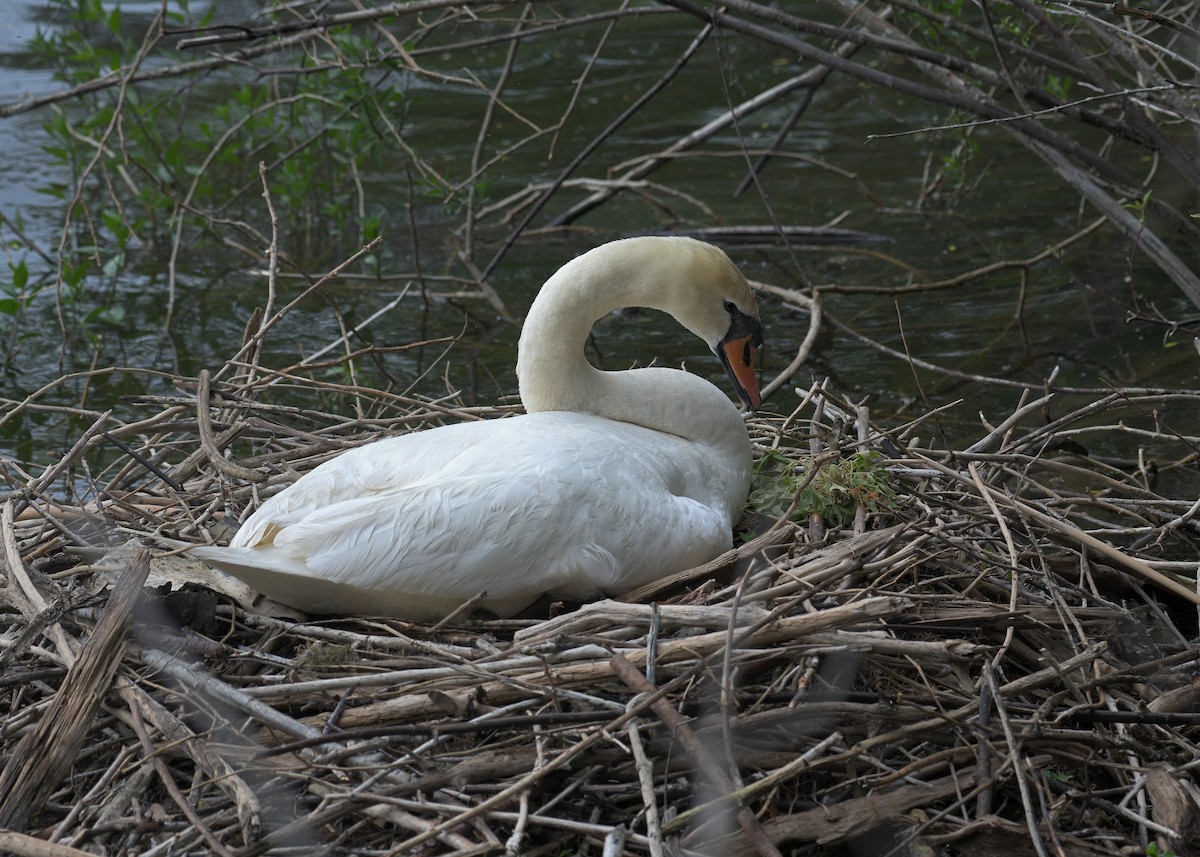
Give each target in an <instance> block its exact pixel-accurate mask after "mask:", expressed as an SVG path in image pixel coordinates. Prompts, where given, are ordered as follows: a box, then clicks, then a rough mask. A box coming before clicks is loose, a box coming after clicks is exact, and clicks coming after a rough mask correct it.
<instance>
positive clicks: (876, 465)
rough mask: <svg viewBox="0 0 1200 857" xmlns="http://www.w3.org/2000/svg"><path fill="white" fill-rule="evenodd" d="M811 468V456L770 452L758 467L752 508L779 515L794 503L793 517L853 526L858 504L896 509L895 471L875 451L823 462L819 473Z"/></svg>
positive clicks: (870, 509) (885, 510)
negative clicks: (889, 468) (889, 470)
mask: <svg viewBox="0 0 1200 857" xmlns="http://www.w3.org/2000/svg"><path fill="white" fill-rule="evenodd" d="M812 468H813V460H812V459H811V458H803V459H799V460H796V459H792V458H789V457H787V456H786V455H784V454H783V453H781V452H778V451H776V450H770V451H768V452H767V453H766V454H765V455H763V457H762V458H761V459H759V461H758V464H757V465H756V466H755V477H754V487H753V489H752V490H751V492H750V501H749V503H750V508H751V509H753V510H754V511H756V512H758V513H760V514H762V515H766V516H767V517H770V518H781V517H783V516H784V515H786V514H787V513H788V510H789V509H791V508H792V504H793V503H795V508H794V509H793V511H792V518H793V520H798V521H803V520H807V519H808V518H809V517H810V516H811V515H820V516H821V518H822V519H823V520H824V521H825V523H826V524H828V525H829V526H831V527H844V526H847V525H849V524H852V523H853V522H854V513H855V509H856V508H857V507H858V506H863V507H864V508H865V509H866V510H867V511H868V512H869V513H871V514H874V515H880V514H886V513H888V512H889V511H892V510H893V509H895V508H896V505H897V497H896V492H895V489H893V488H892V485H891V475H890V474H889V473H888V471H887V468H886V467H885V466H884V464H883V456H881V455H880V454H879V453H877V452H858V453H855V454H854V455H852V456H850V457H849V458H845V459H842V460H841V461H834V462H830V463H828V464H819V465H817V468H816V472H815V473H812V472H811V471H812ZM810 476H811V478H810Z"/></svg>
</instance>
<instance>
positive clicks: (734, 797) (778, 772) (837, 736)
mask: <svg viewBox="0 0 1200 857" xmlns="http://www.w3.org/2000/svg"><path fill="white" fill-rule="evenodd" d="M841 740H842V733H841V732H832V733H830V734H829V735H826V736H825V737H824V738H822V739H821V740H820V741H818V742H817V743H816V744H815V745H814V746H813V747H810V748H809V749H808V750H805V751H804V752H803V753H802V754H801V755H799V756H797V757H796V758H795V759H793V760H792V761H790V762H788V763H787V764H786V765H784V766H783V767H782V768H776V769H775V770H774V771H772V772H771V773H769V774H767V775H766V776H765V777H763V778H762V779H759V780H755V781H754V782H752V783H750V785H748V786H744V787H743V788H740V789H738V790H737V791H731V792H729V793H728V794H724V795H721V796H720V797H718V798H716V799H714V800H711V801H709V802H708V803H705V804H701V805H700V806H694V807H692V808H691V809H689V810H687V811H686V812H681V813H679V815H677V816H675V817H674V818H672V819H671V820H670V821H668V822H667V823H666V824H664V825H663V831H664V832H666V833H670V832H672V831H675V830H680V829H681V828H683V827H686V826H687V825H689V824H691V823H692V822H693V821H697V820H698V819H699V818H700V817H702V816H704V815H707V814H709V813H712V812H714V811H716V810H717V809H719V808H720V807H721V806H722V805H723V804H727V803H730V802H733V803H736V804H743V805H744V804H745V803H746V802H747V801H748V800H750V799H751V798H753V797H754V796H755V795H757V794H760V793H761V792H765V791H768V790H770V789H773V788H775V787H776V786H778V785H782V784H783V783H786V782H787V781H788V780H791V779H794V778H795V777H797V776H799V775H800V774H802V773H804V771H806V770H808V769H809V768H811V767H812V766H813V759H815V758H817V757H818V756H820V755H821V754H822V753H824V752H825V751H826V750H827V749H829V747H830V746H832V745H833V744H836V743H838V742H839V741H841Z"/></svg>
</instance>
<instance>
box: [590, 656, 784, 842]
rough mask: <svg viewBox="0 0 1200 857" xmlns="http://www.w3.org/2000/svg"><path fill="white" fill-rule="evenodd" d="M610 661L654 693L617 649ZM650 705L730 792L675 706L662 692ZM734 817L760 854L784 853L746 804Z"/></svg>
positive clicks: (626, 678)
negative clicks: (768, 836) (768, 835)
mask: <svg viewBox="0 0 1200 857" xmlns="http://www.w3.org/2000/svg"><path fill="white" fill-rule="evenodd" d="M610 663H611V664H612V669H613V672H614V673H616V675H617V678H619V679H621V681H623V682H625V684H626V686H627V687H628V688H629V689H630V690H632V691H633V692H634V693H645V694H654V692H655V691H656V690H657V688H655V687H654V685H652V684H650V682H648V681H646V678H645V676H643V675H642V674H641V672H640V671H639V670H638V668H637V667H635V666H634V665H633V664H632V663H631V662H630V661H629V660H628V659H627V658H626V657H625V656H624V655H622V654H621V653H619V652H618V653H617V654H615V655H613V658H612V661H610ZM650 707H651V709H653V711H654V713H655V714H657V715H658V717H659V719H660V720H662V722H663V723H664V724H665V725H666V726H667V728H668V729H670V730H671V734H672V735H674V736H675V738H676V739H678V740H679V743H680V744H682V745H683V747H684V749H686V750H687V752H688V753H689V755H691V757H692V761H693V762H695V764H696V767H697V768H698V769H699V770H700V772H701V773H702V774H703V775H704V776H705V777H707V778H708V779H709V780H710V781H711V782H713V783H716V784H717V785H718V786H720V788H721V790H722V791H723V792H725V793H729V792H732V791H733V790H734V787H733V782H732V781H731V780H730V779H729V775H728V774H726V773H725V771H724V769H723V768H722V767H721V763H720V762H719V761H718V760H717V758H716V757H715V756H714V755H713V754H712V753H711V752H710V751H709V749H708V748H707V747H705V746H704V744H703V743H702V742H701V741H700V739H699V738H697V737H696V733H694V732H693V731H692V729H691V727H690V726H688V725H687V723H686V722H684V720H683V718H682V717H680V716H679V712H678V711H676V710H675V707H674V706H673V705H671V703H670V702H669V701H668V700H667V699H666V698H665V697H663V696H658V697H657V698H656V699H655V700H654V702H653V703H651V705H650ZM736 818H737V821H738V824H740V825H741V826H742V830H744V831H745V832H746V835H747V836H749V837H750V839H751V841H752V842H753V843H754V847H755V848H756V849H758V853H759V854H762V855H763V857H783V855H782V854H781V853H780V851H779V849H778V848H776V847H775V844H774V843H773V842H771V840H770V839H768V838H767V835H766V833H764V832H763V829H762V825H760V824H759V823H758V819H757V818H755V816H754V813H752V812H751V811H750V810H749V808H748V807H746V806H744V805H740V804H739V806H738V810H737V813H736Z"/></svg>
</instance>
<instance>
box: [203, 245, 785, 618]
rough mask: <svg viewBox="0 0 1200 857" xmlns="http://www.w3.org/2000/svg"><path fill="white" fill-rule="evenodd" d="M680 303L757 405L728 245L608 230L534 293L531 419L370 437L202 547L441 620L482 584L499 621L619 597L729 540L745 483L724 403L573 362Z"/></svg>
mask: <svg viewBox="0 0 1200 857" xmlns="http://www.w3.org/2000/svg"><path fill="white" fill-rule="evenodd" d="M629 306H638V307H651V308H656V309H661V310H664V311H666V312H668V313H670V314H671V315H673V316H674V317H675V318H676V319H677V320H678V321H679V322H680V323H681V324H682V325H683V326H684V327H686V328H687V329H688V330H690V331H691V332H692V333H694V334H696V335H697V336H699V337H700V338H701V339H703V340H704V341H705V342H707V343H708V344H709V346H710V347H711V348H712V349H713V351H714V352H715V353H716V354H717V356H718V357H720V359H721V362H722V363H723V364H724V366H725V369H726V370H727V371H728V373H729V375H730V378H731V379H732V381H733V384H734V387H735V388H736V390H737V392H738V394H739V396H740V397H741V399H742V401H743V403H744V404H745V405H746V406H747V407H748V408H756V407H758V405H759V395H760V394H759V387H758V381H757V379H756V375H755V355H756V350H757V348H758V347H759V346H760V345H761V344H762V331H761V327H760V325H759V321H758V313H757V308H756V305H755V301H754V297H753V295H752V294H751V292H750V289H749V287H748V286H747V285H746V280H745V278H744V277H743V276H742V274H741V272H740V271H739V270H738V269H737V267H736V266H735V265H734V264H733V262H731V261H730V259H729V257H728V256H726V255H725V253H723V252H722V251H721V250H718V249H717V248H716V247H713V246H712V245H709V244H705V243H702V242H700V241H695V240H693V239H690V238H679V237H643V238H628V239H624V240H620V241H613V242H611V243H609V244H604V245H602V246H600V247H597V248H595V249H594V250H591V251H590V252H588V253H585V254H583V255H582V256H579V257H578V258H576V259H574V260H572V261H570V262H568V263H567V264H566V265H564V266H563V267H562V268H561V269H559V271H558V272H557V273H555V274H554V275H553V276H552V277H551V278H550V279H549V280H548V281H547V282H546V284H545V285H544V286H543V287H542V289H541V292H540V293H539V294H538V296H537V299H536V300H535V301H534V303H533V306H532V308H531V309H530V310H529V315H528V317H527V318H526V320H525V326H524V330H523V331H522V333H521V337H520V342H519V344H518V352H517V353H518V357H517V378H518V381H519V385H520V393H521V400H522V401H523V402H524V404H525V409H526V411H527V412H528V413H527V414H526V415H524V416H517V417H512V418H508V419H498V420H488V421H484V422H474V423H463V424H458V425H450V426H444V427H440V428H435V429H431V430H428V431H423V432H416V433H413V434H406V435H400V436H397V437H392V438H388V439H386V440H379V441H375V442H373V443H370V444H367V445H365V446H362V447H359V448H357V449H354V450H351V451H349V452H345V453H343V454H342V455H340V456H338V457H337V458H334V459H332V460H330V461H327V462H325V463H324V464H322V465H320V466H319V467H317V468H316V469H314V470H313V471H312V472H310V473H308V474H307V475H305V476H304V477H303V478H301V479H300V480H299V481H297V482H296V483H295V484H294V485H291V486H290V487H288V488H287V489H285V490H284V491H282V492H281V493H279V494H277V495H275V496H274V497H272V498H270V499H269V500H267V501H266V502H265V503H263V504H262V506H261V507H260V508H259V509H258V511H256V512H255V513H254V514H253V515H251V516H250V518H249V519H248V520H247V521H246V523H245V524H243V525H242V528H241V529H240V530H239V531H238V533H237V534H236V535H235V536H234V538H233V541H232V543H231V545H230V546H229V547H227V548H223V547H215V546H214V547H200V548H197V549H195V550H194V551H193V553H194V554H198V555H199V556H200V557H201V558H203V559H204V560H206V561H207V562H208V563H210V564H211V565H213V566H216V567H217V568H219V569H221V570H222V571H226V572H229V573H231V574H233V575H234V576H236V577H238V578H240V579H242V580H243V581H245V582H246V583H248V584H249V585H250V586H252V587H254V588H255V589H257V590H259V591H260V592H262V593H264V594H265V595H268V596H270V597H271V598H274V599H275V600H276V601H279V602H282V603H283V604H286V605H288V606H290V607H294V608H296V609H298V610H302V611H304V612H308V613H319V614H370V615H389V616H395V617H398V618H404V619H410V620H414V621H432V620H436V619H439V618H442V617H443V616H445V615H447V614H448V613H450V612H451V611H452V610H454V609H455V608H456V607H458V606H460V605H461V604H462V603H463V602H465V601H466V600H468V599H470V598H472V597H475V596H477V595H479V594H480V593H482V592H486V593H487V595H486V597H484V598H482V599H481V600H480V601H479V606H482V607H486V608H488V609H489V610H491V611H493V612H494V613H497V614H499V615H501V616H510V615H512V614H514V613H516V612H518V611H520V610H521V609H522V608H524V607H526V606H527V605H529V604H530V603H532V602H533V601H534V600H535V599H536V598H537V597H538V596H540V595H541V594H543V593H547V592H548V593H550V594H552V595H554V596H556V597H563V598H570V599H583V598H587V597H590V596H592V595H595V594H596V593H599V592H603V593H608V594H616V593H620V592H623V591H628V590H630V589H633V588H636V587H638V586H641V585H643V584H646V583H649V582H651V581H653V580H656V579H658V578H660V577H663V576H666V575H668V574H671V573H673V572H676V571H681V570H683V569H685V568H690V567H693V566H695V565H699V564H700V563H703V562H706V561H708V560H710V559H712V558H713V557H714V556H716V555H718V554H719V553H721V552H722V551H724V550H728V549H729V547H730V546H731V544H732V528H733V526H734V524H735V523H736V522H737V520H738V518H739V516H740V515H741V512H742V508H743V506H744V505H745V502H746V495H747V492H748V491H749V487H750V475H751V454H750V441H749V438H748V436H747V434H746V427H745V423H744V422H743V420H742V418H741V415H740V414H739V413H738V410H737V408H735V407H734V405H733V403H732V402H730V401H729V399H728V398H727V397H726V396H725V395H724V394H723V393H722V392H721V391H720V390H718V389H717V388H716V387H714V386H713V385H712V384H710V383H709V382H708V381H705V380H703V379H701V378H699V377H697V376H695V375H692V374H690V373H688V372H684V371H680V370H676V369H667V368H645V369H632V370H627V371H620V372H604V371H600V370H598V369H596V368H594V367H593V366H592V365H591V364H590V363H588V361H587V359H586V358H585V356H584V344H585V341H586V339H587V337H588V334H589V333H590V331H591V328H592V325H593V324H594V323H595V322H596V321H597V320H599V319H600V318H602V317H603V316H604V315H605V314H607V313H608V312H610V311H612V310H614V309H618V308H620V307H629Z"/></svg>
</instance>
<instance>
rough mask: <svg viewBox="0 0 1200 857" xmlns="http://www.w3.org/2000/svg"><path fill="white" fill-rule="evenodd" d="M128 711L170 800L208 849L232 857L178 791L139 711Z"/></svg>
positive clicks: (136, 708)
mask: <svg viewBox="0 0 1200 857" xmlns="http://www.w3.org/2000/svg"><path fill="white" fill-rule="evenodd" d="M130 711H131V712H132V714H133V718H132V722H131V725H132V726H133V731H134V732H135V733H136V734H137V737H138V741H140V742H141V745H142V753H143V754H144V755H145V757H146V759H147V760H149V762H150V763H151V764H152V765H153V766H154V772H155V773H157V774H158V779H159V781H160V782H162V784H163V786H164V787H165V788H166V790H167V794H169V795H170V796H171V800H173V801H175V805H176V806H178V807H179V808H180V809H181V810H183V814H184V815H185V816H187V820H188V821H189V822H190V823H191V825H192V827H194V828H196V830H197V831H198V832H199V833H200V837H201V838H202V839H203V840H204V841H205V842H207V843H208V847H209V848H211V849H212V850H213V851H214V852H215V853H217V854H219V855H221V857H233V852H232V851H230V850H229V849H228V848H226V847H225V843H223V842H222V841H221V840H219V839H217V837H216V836H214V835H213V832H212V831H211V830H209V828H208V825H207V824H205V823H204V819H203V818H201V817H200V815H199V814H198V813H197V812H196V809H195V807H193V806H192V805H191V804H190V803H188V799H187V798H186V797H184V794H183V792H181V791H180V790H179V786H178V784H176V782H175V777H174V776H172V774H171V769H170V768H168V767H167V764H166V762H164V761H163V760H162V758H161V757H160V756H159V754H158V750H157V748H155V746H154V743H153V742H152V741H151V740H150V735H149V733H147V732H146V724H145V722H144V721H143V720H142V712H141V709H140V708H138V707H137V706H134V707H133V708H131V709H130Z"/></svg>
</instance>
